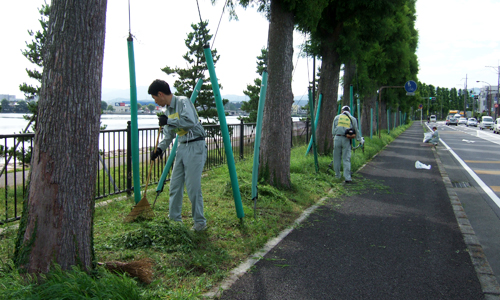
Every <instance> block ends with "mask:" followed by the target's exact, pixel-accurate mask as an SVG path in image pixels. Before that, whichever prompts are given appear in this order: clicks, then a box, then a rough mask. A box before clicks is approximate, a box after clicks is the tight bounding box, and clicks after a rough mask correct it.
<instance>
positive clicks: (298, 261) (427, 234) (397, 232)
mask: <svg viewBox="0 0 500 300" xmlns="http://www.w3.org/2000/svg"><path fill="white" fill-rule="evenodd" d="M422 138H423V129H422V126H421V125H420V124H418V123H417V122H415V123H414V125H413V126H411V127H410V128H409V129H408V130H407V131H406V132H404V133H403V134H401V136H399V137H398V138H397V139H396V140H395V141H394V142H393V143H391V144H390V145H389V146H388V147H387V148H386V149H384V150H383V151H382V152H381V153H380V154H379V155H377V156H376V157H375V158H374V159H373V160H372V161H370V162H369V163H368V164H367V165H366V166H365V167H364V168H362V169H361V170H360V171H359V172H358V173H357V174H356V175H355V176H354V178H353V180H354V183H353V184H352V185H348V186H347V187H348V189H350V190H351V191H353V193H352V194H351V195H349V196H345V197H343V198H342V199H327V200H326V201H325V202H324V205H321V206H319V208H318V209H316V210H315V211H313V212H312V213H311V214H310V215H309V216H308V217H307V218H305V220H304V221H303V222H302V223H301V225H300V226H298V227H297V228H296V229H294V230H292V231H291V232H290V233H289V234H287V233H284V234H283V235H284V236H286V237H285V238H284V239H282V240H280V241H279V242H278V243H277V245H276V246H274V247H273V248H272V249H271V250H270V251H269V252H267V253H266V252H265V251H264V253H266V254H265V255H264V257H263V258H262V259H260V260H258V262H257V263H255V265H253V266H252V267H251V268H250V270H248V271H247V272H244V273H243V274H238V273H237V272H238V271H237V270H235V272H234V273H235V274H234V275H233V277H235V278H236V277H239V278H238V280H236V281H235V282H234V283H232V282H230V281H229V282H226V283H225V284H226V285H230V287H229V289H226V290H224V289H223V288H219V290H222V291H219V293H216V297H219V296H220V295H219V294H220V292H222V296H220V299H500V296H499V295H500V288H499V286H498V283H497V281H496V278H495V276H494V275H493V274H492V272H491V268H489V264H488V262H487V260H486V258H485V256H484V254H483V252H482V248H481V245H479V243H478V242H477V239H476V238H475V236H474V231H473V229H472V227H471V226H470V223H469V222H468V220H467V218H466V215H465V213H464V212H463V209H462V207H461V205H460V201H459V199H458V198H457V197H456V195H453V193H451V194H450V190H449V189H448V188H447V185H449V179H448V178H447V175H446V172H445V171H444V169H443V168H442V165H441V166H440V164H441V163H440V160H439V157H438V156H437V155H436V151H435V150H433V149H432V148H431V147H428V146H426V145H423V144H422ZM417 160H418V161H420V162H422V163H424V164H426V165H431V166H432V168H431V169H430V170H426V169H416V168H415V162H416V161H417ZM360 186H368V187H369V188H368V190H366V191H365V192H364V193H363V194H357V195H356V194H355V193H354V191H355V189H356V187H360ZM459 223H460V225H459ZM466 243H467V244H466ZM250 265H252V263H247V266H250ZM242 268H244V267H242ZM242 268H240V270H241V269H242ZM211 295H213V294H211Z"/></svg>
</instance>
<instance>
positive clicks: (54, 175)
mask: <svg viewBox="0 0 500 300" xmlns="http://www.w3.org/2000/svg"><path fill="white" fill-rule="evenodd" d="M106 6H107V1H106V0H53V1H52V2H51V12H50V20H49V29H48V36H47V42H46V48H45V52H44V61H45V65H44V72H43V76H42V86H41V92H40V100H39V104H38V122H37V124H38V125H37V128H36V131H35V141H34V152H33V158H32V169H31V183H30V189H29V194H28V199H27V203H26V205H25V207H26V210H25V211H24V212H23V222H22V223H21V224H22V226H21V227H20V233H19V239H18V242H17V247H16V257H15V261H16V264H17V265H18V266H19V267H20V268H21V270H23V271H25V272H28V273H35V274H36V273H45V272H48V271H49V269H50V267H51V265H52V264H54V263H57V264H59V265H60V266H61V267H62V269H64V270H67V269H70V268H71V266H73V265H79V266H81V267H82V268H84V269H90V268H92V261H93V244H92V241H93V236H92V225H93V215H94V191H95V183H96V175H97V173H96V172H97V170H96V167H97V164H96V163H95V162H96V161H97V158H98V150H99V148H98V146H99V142H98V138H99V119H100V103H101V79H102V66H103V55H104V36H105V20H106Z"/></svg>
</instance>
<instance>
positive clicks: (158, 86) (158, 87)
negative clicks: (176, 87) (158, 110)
mask: <svg viewBox="0 0 500 300" xmlns="http://www.w3.org/2000/svg"><path fill="white" fill-rule="evenodd" d="M158 92H162V93H164V94H166V95H170V94H172V92H171V91H170V86H169V85H168V83H167V82H166V81H165V80H161V79H156V80H155V81H153V83H151V85H150V86H149V89H148V94H150V95H153V96H158Z"/></svg>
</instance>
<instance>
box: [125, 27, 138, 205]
mask: <svg viewBox="0 0 500 300" xmlns="http://www.w3.org/2000/svg"><path fill="white" fill-rule="evenodd" d="M127 45H128V69H129V73H130V112H131V113H130V126H131V135H132V138H131V145H132V174H133V176H134V177H133V182H134V201H135V204H137V203H139V201H141V181H140V178H139V128H138V127H139V126H138V124H137V87H136V84H135V59H134V40H133V39H132V35H129V37H128V38H127ZM127 176H130V174H128V175H127Z"/></svg>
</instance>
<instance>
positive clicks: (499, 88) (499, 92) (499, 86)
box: [486, 66, 500, 120]
mask: <svg viewBox="0 0 500 300" xmlns="http://www.w3.org/2000/svg"><path fill="white" fill-rule="evenodd" d="M486 67H487V68H493V69H494V70H495V71H496V72H497V75H498V79H497V96H496V97H495V98H496V104H497V106H499V105H498V98H499V97H500V66H497V67H493V66H486ZM492 101H493V99H492ZM493 102H495V101H493ZM492 106H493V107H495V104H492ZM488 109H489V110H490V111H491V107H488ZM498 110H499V108H498V107H495V120H496V119H497V117H498Z"/></svg>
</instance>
